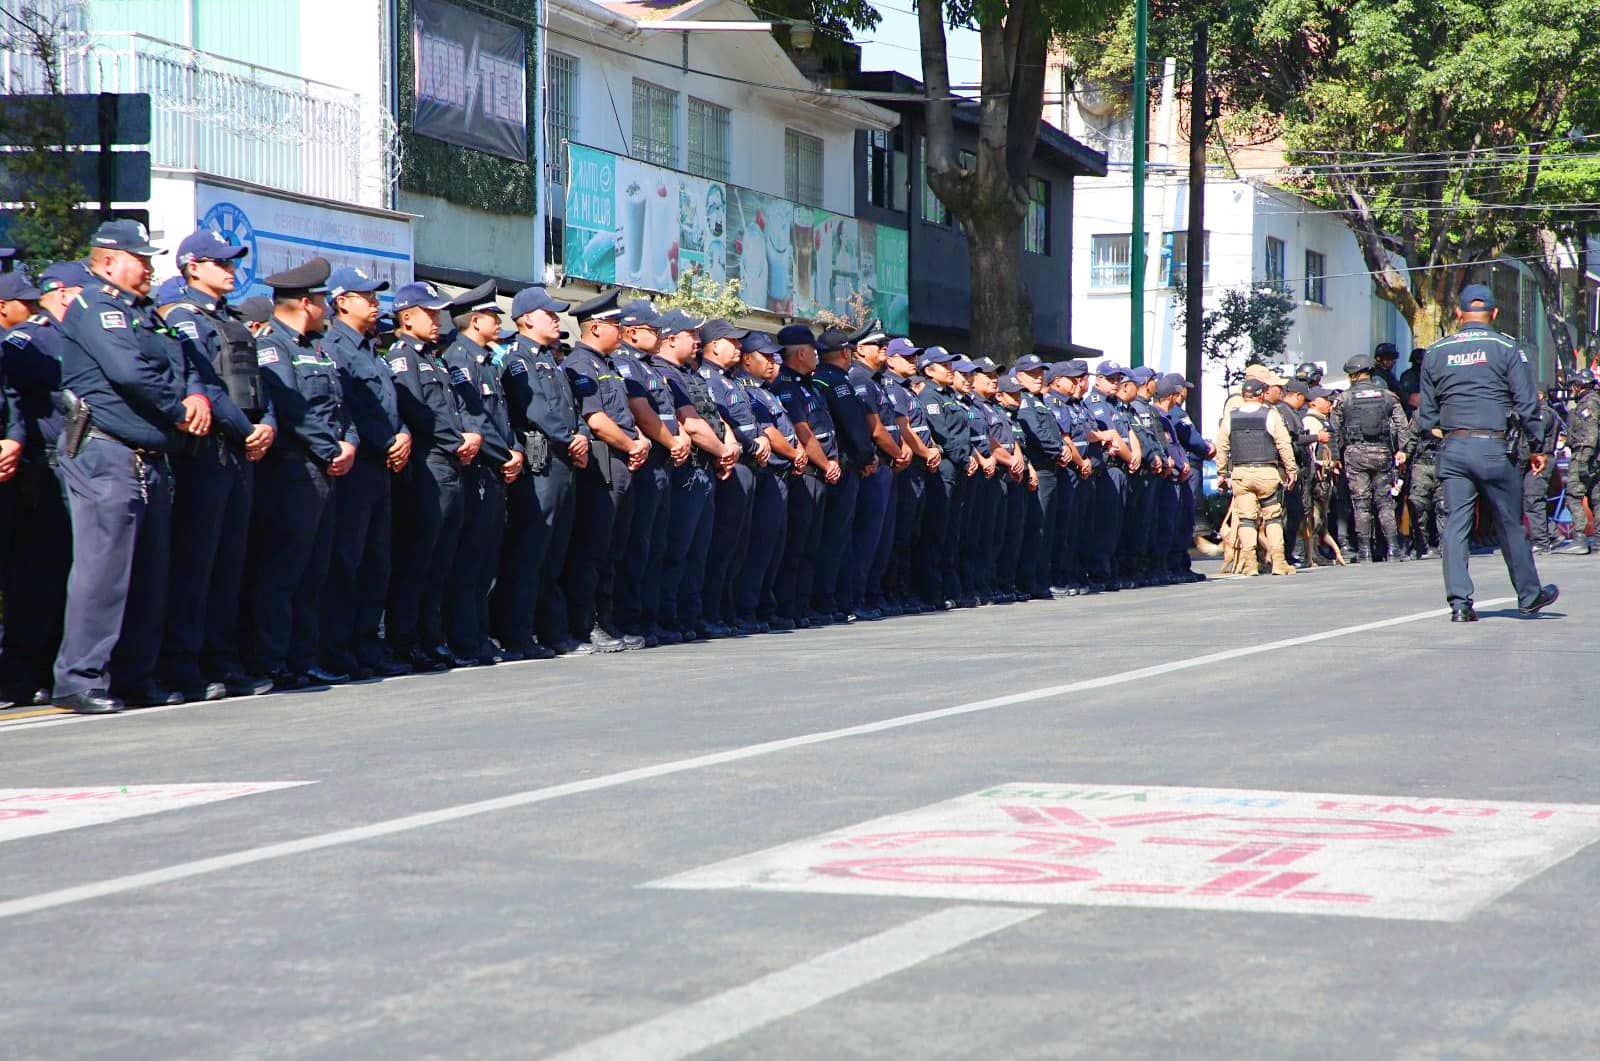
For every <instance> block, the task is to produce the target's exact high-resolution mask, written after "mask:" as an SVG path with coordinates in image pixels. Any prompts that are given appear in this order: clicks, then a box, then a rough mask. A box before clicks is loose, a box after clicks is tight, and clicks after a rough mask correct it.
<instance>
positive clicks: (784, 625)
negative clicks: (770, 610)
mask: <svg viewBox="0 0 1600 1061" xmlns="http://www.w3.org/2000/svg"><path fill="white" fill-rule="evenodd" d="M794 628H795V622H794V620H793V619H791V618H789V617H788V616H787V615H774V616H773V617H772V618H771V619H768V620H767V629H769V630H776V631H777V632H778V633H780V634H786V633H788V632H789V631H790V630H793V629H794Z"/></svg>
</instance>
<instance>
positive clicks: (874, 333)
mask: <svg viewBox="0 0 1600 1061" xmlns="http://www.w3.org/2000/svg"><path fill="white" fill-rule="evenodd" d="M848 339H849V342H850V345H851V346H863V345H866V346H882V345H883V344H884V343H886V342H888V341H889V336H888V334H887V333H885V332H884V330H883V322H882V321H880V320H878V319H876V318H874V319H872V320H869V321H868V322H867V323H865V324H863V325H862V326H861V327H860V328H858V329H856V330H855V331H853V332H851V333H850V335H849V336H848Z"/></svg>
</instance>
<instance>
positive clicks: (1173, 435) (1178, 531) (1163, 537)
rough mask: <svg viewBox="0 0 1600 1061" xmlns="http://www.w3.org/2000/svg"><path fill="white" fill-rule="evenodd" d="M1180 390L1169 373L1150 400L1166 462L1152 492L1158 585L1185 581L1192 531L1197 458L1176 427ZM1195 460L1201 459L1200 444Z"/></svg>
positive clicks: (1180, 380) (1156, 384)
mask: <svg viewBox="0 0 1600 1061" xmlns="http://www.w3.org/2000/svg"><path fill="white" fill-rule="evenodd" d="M1296 382H1297V383H1298V382H1299V381H1298V380H1297V381H1296ZM1183 390H1184V388H1183V378H1182V377H1181V376H1180V377H1178V378H1177V379H1174V378H1172V376H1171V375H1170V374H1169V375H1166V376H1161V377H1159V378H1158V379H1157V380H1156V381H1155V390H1154V394H1153V403H1154V405H1155V408H1156V411H1157V412H1158V413H1159V414H1160V417H1161V426H1162V430H1163V432H1164V433H1165V435H1166V442H1167V464H1168V472H1167V474H1166V476H1165V477H1164V478H1163V479H1162V481H1161V483H1160V485H1159V486H1158V488H1157V493H1156V520H1157V523H1158V524H1159V525H1160V531H1159V532H1158V534H1157V537H1156V541H1155V547H1154V550H1153V551H1154V554H1155V563H1156V573H1155V581H1156V583H1157V584H1158V585H1176V584H1178V583H1180V582H1187V581H1189V579H1188V578H1187V577H1186V576H1185V574H1184V566H1183V562H1182V561H1183V560H1187V559H1188V553H1189V542H1190V541H1191V540H1192V535H1193V530H1192V528H1193V511H1194V509H1193V503H1192V502H1193V497H1194V495H1193V493H1192V492H1191V490H1192V488H1191V486H1190V482H1191V480H1192V479H1193V478H1194V468H1195V466H1196V464H1197V462H1196V460H1195V456H1194V454H1193V453H1192V452H1191V451H1190V449H1189V447H1188V445H1186V444H1185V441H1184V439H1183V438H1182V437H1180V433H1179V430H1178V414H1179V413H1180V412H1182V406H1181V405H1180V404H1179V403H1180V402H1182V401H1183ZM1199 460H1200V461H1204V460H1205V451H1204V449H1203V448H1202V449H1201V452H1200V457H1199ZM1185 494H1188V495H1189V498H1190V502H1191V504H1190V507H1189V509H1188V513H1189V521H1188V522H1185V510H1184V503H1183V502H1184V495H1185ZM1180 557H1182V560H1180Z"/></svg>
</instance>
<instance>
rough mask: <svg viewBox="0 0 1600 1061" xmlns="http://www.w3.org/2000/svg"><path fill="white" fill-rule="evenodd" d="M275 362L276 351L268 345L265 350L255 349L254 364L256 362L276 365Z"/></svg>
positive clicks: (276, 359)
mask: <svg viewBox="0 0 1600 1061" xmlns="http://www.w3.org/2000/svg"><path fill="white" fill-rule="evenodd" d="M277 363H278V351H276V350H273V349H271V348H270V347H269V348H268V349H266V350H257V351H256V364H258V365H276V364H277Z"/></svg>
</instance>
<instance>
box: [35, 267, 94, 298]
mask: <svg viewBox="0 0 1600 1061" xmlns="http://www.w3.org/2000/svg"><path fill="white" fill-rule="evenodd" d="M94 282H95V280H94V274H93V273H91V272H90V271H89V270H88V269H86V268H84V265H83V263H82V262H80V261H67V262H55V263H53V264H51V265H50V266H48V267H47V268H46V269H45V271H44V272H42V273H40V274H39V284H38V287H39V290H40V291H42V292H44V293H45V294H47V295H48V294H49V293H50V292H52V291H59V290H61V289H62V288H63V287H88V286H89V285H90V284H92V283H94Z"/></svg>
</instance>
